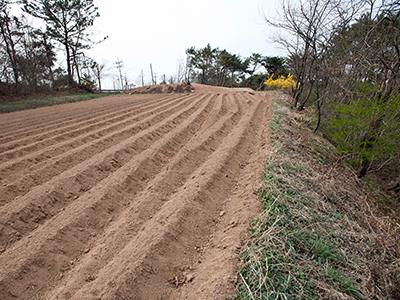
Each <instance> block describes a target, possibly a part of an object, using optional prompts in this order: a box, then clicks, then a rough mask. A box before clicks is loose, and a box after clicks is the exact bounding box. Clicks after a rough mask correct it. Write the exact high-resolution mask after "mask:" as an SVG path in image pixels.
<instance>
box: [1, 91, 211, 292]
mask: <svg viewBox="0 0 400 300" xmlns="http://www.w3.org/2000/svg"><path fill="white" fill-rule="evenodd" d="M201 100H202V99H201V97H200V99H199V100H197V101H195V102H194V103H193V104H191V105H190V108H187V109H186V111H185V112H184V113H183V112H182V113H180V114H179V113H176V114H174V116H171V119H170V123H171V126H172V127H170V128H169V130H168V131H166V132H165V133H164V134H162V133H161V134H160V136H164V137H163V138H162V139H161V140H159V141H156V142H154V143H153V144H152V146H151V147H150V148H148V149H146V151H145V152H143V153H141V154H139V156H138V157H136V158H135V157H134V158H131V160H130V161H129V162H128V163H126V164H125V165H124V166H122V167H121V168H120V169H118V170H117V171H115V172H114V173H113V174H112V176H110V177H108V178H106V179H105V180H104V182H102V184H99V185H98V186H96V188H95V189H93V190H91V191H88V192H87V193H85V194H83V195H82V196H81V197H80V198H78V199H77V200H76V201H75V202H74V203H73V205H70V206H68V207H67V208H66V209H65V211H62V212H61V213H60V214H59V215H57V216H56V217H54V218H53V219H51V220H50V221H49V222H48V223H46V224H45V225H43V226H41V227H39V228H38V229H37V230H36V231H35V232H34V233H33V235H32V236H30V237H27V238H26V239H27V243H28V245H29V246H30V247H31V249H26V247H24V248H23V249H20V248H19V244H20V243H17V244H16V245H15V246H14V247H13V248H15V247H17V248H19V249H20V250H22V251H24V252H25V253H24V254H25V255H26V256H32V255H33V254H35V253H37V251H38V250H42V251H43V250H44V249H40V248H41V247H40V245H42V246H44V247H46V244H45V243H44V242H45V241H47V242H50V243H51V242H52V241H57V239H63V237H64V236H65V235H70V234H72V235H71V236H70V238H71V239H72V240H70V241H73V240H75V242H76V243H77V244H78V243H79V241H77V240H76V239H77V237H76V236H75V234H76V233H78V232H81V231H79V230H78V229H77V227H76V226H75V227H74V228H75V229H74V230H73V231H70V230H69V228H68V229H65V228H67V226H68V225H71V224H73V223H74V222H75V221H76V220H77V219H78V218H81V222H83V224H81V225H83V231H84V233H83V236H82V239H81V240H82V241H81V242H80V243H83V242H84V241H85V242H86V241H87V240H88V238H90V236H86V233H88V231H87V228H90V225H92V224H90V222H89V224H87V227H86V226H85V225H86V224H85V218H84V216H85V215H86V214H87V213H88V212H89V211H91V207H93V206H94V205H95V204H96V203H97V202H98V201H99V200H101V199H102V198H103V197H104V196H106V197H107V195H108V197H112V196H113V192H111V193H109V191H110V188H111V187H117V186H119V185H120V184H121V183H122V182H123V181H124V180H126V179H127V178H128V177H129V174H130V173H131V171H132V169H135V170H138V168H139V166H140V163H141V161H143V159H145V158H146V157H148V158H151V157H152V155H153V154H154V152H155V153H157V149H158V148H159V147H160V146H161V145H163V144H166V143H168V142H169V141H170V139H171V138H173V137H174V136H177V135H179V134H181V133H183V132H186V136H187V137H186V138H190V136H191V135H192V134H193V130H194V129H195V128H190V127H189V126H194V124H196V125H195V126H196V127H198V126H199V125H201V123H202V122H204V121H205V120H206V116H207V115H208V113H209V110H210V108H211V105H210V103H211V102H210V98H209V100H208V101H201ZM199 104H201V105H200V107H199ZM183 115H185V116H183ZM186 115H189V116H190V117H189V118H186V117H188V116H186ZM179 116H182V117H184V118H185V121H183V120H180V118H179ZM196 120H197V121H196ZM198 122H200V124H198ZM167 132H168V133H167ZM171 146H174V147H178V148H177V149H179V145H178V144H177V141H175V142H172V145H171ZM174 147H173V148H171V149H169V151H171V154H172V155H173V153H174V152H175V151H176V150H177V149H176V148H174ZM152 148H154V149H152ZM156 173H157V172H155V174H156ZM142 176H145V175H142ZM139 178H140V177H139ZM114 191H115V192H114V193H116V194H118V191H117V190H115V189H114ZM108 200H110V199H109V198H108ZM103 202H104V201H103ZM107 203H108V204H107ZM112 204H113V203H112V201H106V203H105V205H109V206H111V207H112ZM118 205H122V206H123V205H124V204H123V203H115V206H118ZM105 212H106V214H107V210H105ZM105 217H106V216H104V215H103V216H96V214H94V215H93V218H94V219H96V218H97V220H94V222H99V223H100V224H98V225H99V228H101V227H102V226H104V223H107V218H105ZM101 223H103V225H101ZM53 224H54V225H55V224H56V226H53ZM57 233H58V234H57ZM56 234H57V235H56ZM53 238H54V239H53ZM33 240H34V241H33ZM24 244H26V243H24ZM59 247H62V244H60V245H59ZM78 250H79V251H77V252H76V253H75V256H76V255H78V256H79V255H80V254H82V250H83V249H78ZM16 252H19V251H14V250H13V249H10V250H9V251H6V252H5V253H4V255H3V257H4V256H7V255H10V256H15V253H16ZM68 254H73V253H68ZM63 255H65V251H61V254H60V256H63ZM18 256H20V253H19V254H17V257H18ZM73 256H74V255H72V257H73ZM17 257H15V258H16V259H17V260H16V261H17V262H18V264H20V262H21V261H20V260H19V259H18V258H17ZM46 257H47V256H46ZM68 259H69V258H68ZM0 260H2V257H0ZM7 261H8V260H7ZM69 262H70V261H69V260H67V264H69ZM24 265H25V266H26V264H24ZM29 267H32V268H38V267H40V265H37V264H35V263H33V264H29ZM52 267H54V266H52ZM12 268H13V269H14V270H15V264H12ZM21 272H23V269H22V270H20V272H19V273H18V274H19V275H18V276H22V275H25V274H26V273H21ZM43 272H44V271H43ZM30 274H31V273H30ZM4 275H5V274H4V273H3V274H2V273H0V282H1V284H0V286H1V289H5V288H6V286H5V285H4V279H7V278H8V279H10V276H7V277H5V276H4ZM28 276H29V275H28ZM41 284H43V282H42V283H41ZM19 290H20V291H23V290H24V289H19ZM30 292H31V293H32V291H30ZM5 294H6V293H5Z"/></svg>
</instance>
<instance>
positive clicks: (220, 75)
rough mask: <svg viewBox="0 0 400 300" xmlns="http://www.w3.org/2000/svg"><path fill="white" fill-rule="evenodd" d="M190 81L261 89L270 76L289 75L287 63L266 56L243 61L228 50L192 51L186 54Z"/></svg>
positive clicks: (281, 58)
mask: <svg viewBox="0 0 400 300" xmlns="http://www.w3.org/2000/svg"><path fill="white" fill-rule="evenodd" d="M186 54H187V69H188V79H189V80H192V81H196V82H199V83H202V84H209V85H218V86H227V87H237V86H249V87H252V88H254V89H260V88H262V84H263V82H264V80H265V78H266V77H267V76H269V75H272V74H274V76H279V75H287V74H288V69H287V67H286V60H285V58H283V57H276V56H263V55H261V54H259V53H253V54H252V55H251V56H249V57H241V56H240V55H238V54H232V53H230V52H228V51H227V50H225V49H223V50H221V49H219V48H213V47H211V45H210V44H208V45H206V46H205V47H204V48H199V49H197V48H195V47H191V48H189V49H187V50H186Z"/></svg>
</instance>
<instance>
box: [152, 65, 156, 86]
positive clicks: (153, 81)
mask: <svg viewBox="0 0 400 300" xmlns="http://www.w3.org/2000/svg"><path fill="white" fill-rule="evenodd" d="M150 72H151V81H152V83H153V85H155V84H157V82H156V81H155V80H154V73H153V66H152V64H150ZM156 80H157V79H156Z"/></svg>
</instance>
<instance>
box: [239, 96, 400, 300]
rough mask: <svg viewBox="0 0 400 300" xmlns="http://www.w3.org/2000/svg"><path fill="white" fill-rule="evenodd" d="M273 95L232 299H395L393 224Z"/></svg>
mask: <svg viewBox="0 0 400 300" xmlns="http://www.w3.org/2000/svg"><path fill="white" fill-rule="evenodd" d="M280 95H281V94H279V93H275V101H274V104H273V115H272V120H271V125H270V129H271V143H272V150H271V154H270V157H269V159H268V164H267V166H266V170H265V173H264V176H263V188H262V190H261V191H260V193H259V198H260V201H261V203H262V210H263V211H262V214H261V215H260V216H259V217H258V218H257V219H256V220H254V221H253V222H252V224H251V228H250V238H249V241H248V242H247V245H246V246H245V248H244V250H243V251H242V254H241V262H242V263H241V269H240V276H239V277H240V280H239V284H238V286H237V293H236V296H235V299H384V298H385V299H398V298H399V296H400V290H399V286H400V277H399V275H398V274H400V260H399V257H400V255H399V238H398V234H397V232H398V227H397V228H396V227H395V226H396V225H395V224H394V223H395V222H393V220H392V221H391V220H390V219H389V218H387V217H385V215H384V214H383V213H382V210H381V209H380V208H379V205H378V202H379V201H377V200H376V199H375V198H374V197H375V195H374V197H373V196H371V194H370V193H369V192H368V189H367V188H366V187H365V185H364V184H363V182H361V181H360V180H359V179H357V177H356V176H355V174H354V173H353V172H352V171H351V169H350V168H348V167H346V165H345V164H344V163H342V162H341V160H340V157H339V156H338V155H337V154H336V153H335V150H334V147H333V146H332V145H330V144H329V143H328V142H327V141H325V140H324V139H322V138H321V137H319V136H316V135H314V134H313V133H312V132H311V130H309V129H307V126H306V125H305V122H304V120H302V116H301V115H300V114H299V113H297V112H292V111H291V110H289V109H288V107H287V106H286V104H285V102H284V101H283V100H281V99H278V98H280V97H281V96H280ZM396 230H397V231H396Z"/></svg>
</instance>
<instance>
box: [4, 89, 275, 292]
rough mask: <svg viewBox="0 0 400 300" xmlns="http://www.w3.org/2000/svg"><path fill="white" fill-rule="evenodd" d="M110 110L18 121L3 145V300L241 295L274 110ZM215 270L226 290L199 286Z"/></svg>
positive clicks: (161, 99)
mask: <svg viewBox="0 0 400 300" xmlns="http://www.w3.org/2000/svg"><path fill="white" fill-rule="evenodd" d="M113 101H115V102H114V103H113ZM113 101H110V99H107V98H105V99H104V100H96V101H87V102H85V103H82V104H80V105H78V104H76V103H74V104H70V105H65V106H63V105H61V106H57V107H53V108H45V109H37V110H34V113H32V115H30V114H29V113H27V112H19V113H15V114H16V119H15V121H14V122H12V124H10V126H8V127H6V128H4V129H3V130H2V131H1V135H0V140H2V141H6V142H5V143H6V144H3V145H2V147H0V150H1V151H3V152H2V153H0V158H1V159H2V161H1V160H0V182H1V183H2V185H0V195H1V196H0V266H1V267H0V296H1V297H0V298H1V299H16V298H17V299H100V298H101V299H161V298H162V299H177V298H179V299H191V298H193V295H203V296H204V297H202V298H203V299H206V298H207V299H208V298H214V299H225V297H226V296H227V295H228V294H229V293H231V292H232V287H233V282H232V278H233V276H234V275H233V272H234V270H235V262H236V261H237V248H238V247H239V246H240V239H239V237H240V236H243V235H244V234H245V232H246V230H247V225H248V222H249V218H250V216H251V215H253V214H254V213H255V212H256V211H257V203H258V201H257V198H256V196H255V195H254V191H255V190H254V189H255V188H256V187H255V186H254V183H255V182H258V179H259V177H260V172H261V169H262V167H263V165H264V162H263V159H264V157H265V151H266V149H265V145H266V139H267V133H266V128H267V124H266V123H267V121H268V118H269V113H268V112H269V107H270V98H269V96H267V95H266V94H263V93H255V94H254V95H251V94H249V93H247V92H244V91H234V92H233V91H230V90H226V89H225V90H221V91H220V92H217V90H215V89H214V90H212V91H210V92H207V91H201V92H195V93H191V94H183V95H173V94H171V95H144V96H139V95H134V96H133V95H132V96H125V95H124V96H120V97H115V99H113ZM124 103H125V106H124ZM113 104H115V105H113ZM49 112H54V113H53V114H52V115H51V116H46V117H45V118H43V119H41V117H42V115H43V114H48V113H49ZM25 116H29V118H27V119H26V122H24V117H25ZM11 119H12V117H10V116H9V115H7V119H4V120H1V121H0V123H1V124H5V123H7V120H11ZM57 120H59V122H60V123H59V126H57V125H56V122H57ZM31 126H33V127H35V128H31ZM24 132H25V134H26V135H24ZM14 133H15V134H16V139H15V140H9V138H10V137H11V136H12V134H14ZM238 188H240V190H238ZM232 220H234V222H233V223H232ZM228 240H229V241H230V242H229V243H228V242H227V241H228ZM219 243H221V245H216V244H219ZM222 244H223V246H222ZM215 257H220V258H221V259H222V260H223V261H225V262H226V265H220V266H219V267H218V272H217V273H218V274H219V276H220V281H219V284H218V286H216V285H215V284H213V283H212V282H211V281H210V280H211V279H212V278H215V277H213V276H212V274H209V276H206V275H204V274H202V272H204V270H206V269H207V268H210V267H213V265H214V263H215ZM221 286H222V287H223V289H222V290H221V289H220V287H221ZM207 287H208V288H207ZM199 293H200V294H199Z"/></svg>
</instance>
